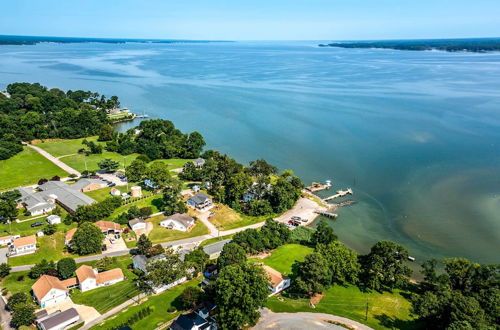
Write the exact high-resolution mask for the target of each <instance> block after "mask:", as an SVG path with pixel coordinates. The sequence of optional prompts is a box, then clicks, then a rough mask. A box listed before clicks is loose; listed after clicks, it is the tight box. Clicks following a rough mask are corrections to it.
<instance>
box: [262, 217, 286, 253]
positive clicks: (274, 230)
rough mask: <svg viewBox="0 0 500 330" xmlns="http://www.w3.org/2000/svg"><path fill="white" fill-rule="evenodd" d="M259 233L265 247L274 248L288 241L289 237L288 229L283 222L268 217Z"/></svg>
mask: <svg viewBox="0 0 500 330" xmlns="http://www.w3.org/2000/svg"><path fill="white" fill-rule="evenodd" d="M260 235H261V236H262V242H264V243H265V247H266V249H276V248H277V247H279V246H281V245H283V244H286V243H287V242H288V240H289V239H290V230H289V229H288V228H287V227H286V226H285V225H284V224H283V223H281V222H278V221H274V220H273V219H272V218H269V219H267V220H266V223H265V224H264V226H262V228H261V230H260Z"/></svg>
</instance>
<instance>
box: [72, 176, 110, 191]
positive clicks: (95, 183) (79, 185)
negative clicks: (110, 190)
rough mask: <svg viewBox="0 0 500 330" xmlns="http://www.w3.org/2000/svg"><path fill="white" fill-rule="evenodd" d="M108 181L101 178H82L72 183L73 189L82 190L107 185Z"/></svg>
mask: <svg viewBox="0 0 500 330" xmlns="http://www.w3.org/2000/svg"><path fill="white" fill-rule="evenodd" d="M107 186H108V184H107V182H105V181H103V180H99V179H80V180H78V181H77V182H75V183H73V184H72V185H71V188H72V189H75V190H80V191H90V190H94V189H99V188H105V187H107ZM90 187H92V188H90Z"/></svg>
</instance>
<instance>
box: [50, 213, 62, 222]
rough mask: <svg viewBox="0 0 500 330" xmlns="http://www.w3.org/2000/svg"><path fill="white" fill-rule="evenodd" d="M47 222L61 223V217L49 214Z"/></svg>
mask: <svg viewBox="0 0 500 330" xmlns="http://www.w3.org/2000/svg"><path fill="white" fill-rule="evenodd" d="M47 222H48V223H50V224H51V225H57V224H58V223H61V217H60V216H58V215H56V214H52V215H49V216H48V217H47Z"/></svg>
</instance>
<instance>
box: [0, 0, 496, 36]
mask: <svg viewBox="0 0 500 330" xmlns="http://www.w3.org/2000/svg"><path fill="white" fill-rule="evenodd" d="M0 34H9V35H35V36H63V37H109V38H158V39H198V40H362V39H364V40H369V39H412V38H460V37H500V1H499V0H474V1H473V0H251V1H247V0H175V1H172V0H141V1H139V0H43V1H36V0H15V1H9V0H0Z"/></svg>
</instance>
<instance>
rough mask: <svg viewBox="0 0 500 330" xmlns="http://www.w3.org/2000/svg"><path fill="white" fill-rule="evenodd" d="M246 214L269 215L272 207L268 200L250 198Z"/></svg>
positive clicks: (255, 215)
mask: <svg viewBox="0 0 500 330" xmlns="http://www.w3.org/2000/svg"><path fill="white" fill-rule="evenodd" d="M246 213H247V214H248V215H251V216H254V217H258V216H262V215H270V214H272V213H273V208H272V207H271V203H269V201H268V200H255V199H254V200H251V201H250V202H249V203H248V210H247V212H246Z"/></svg>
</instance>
